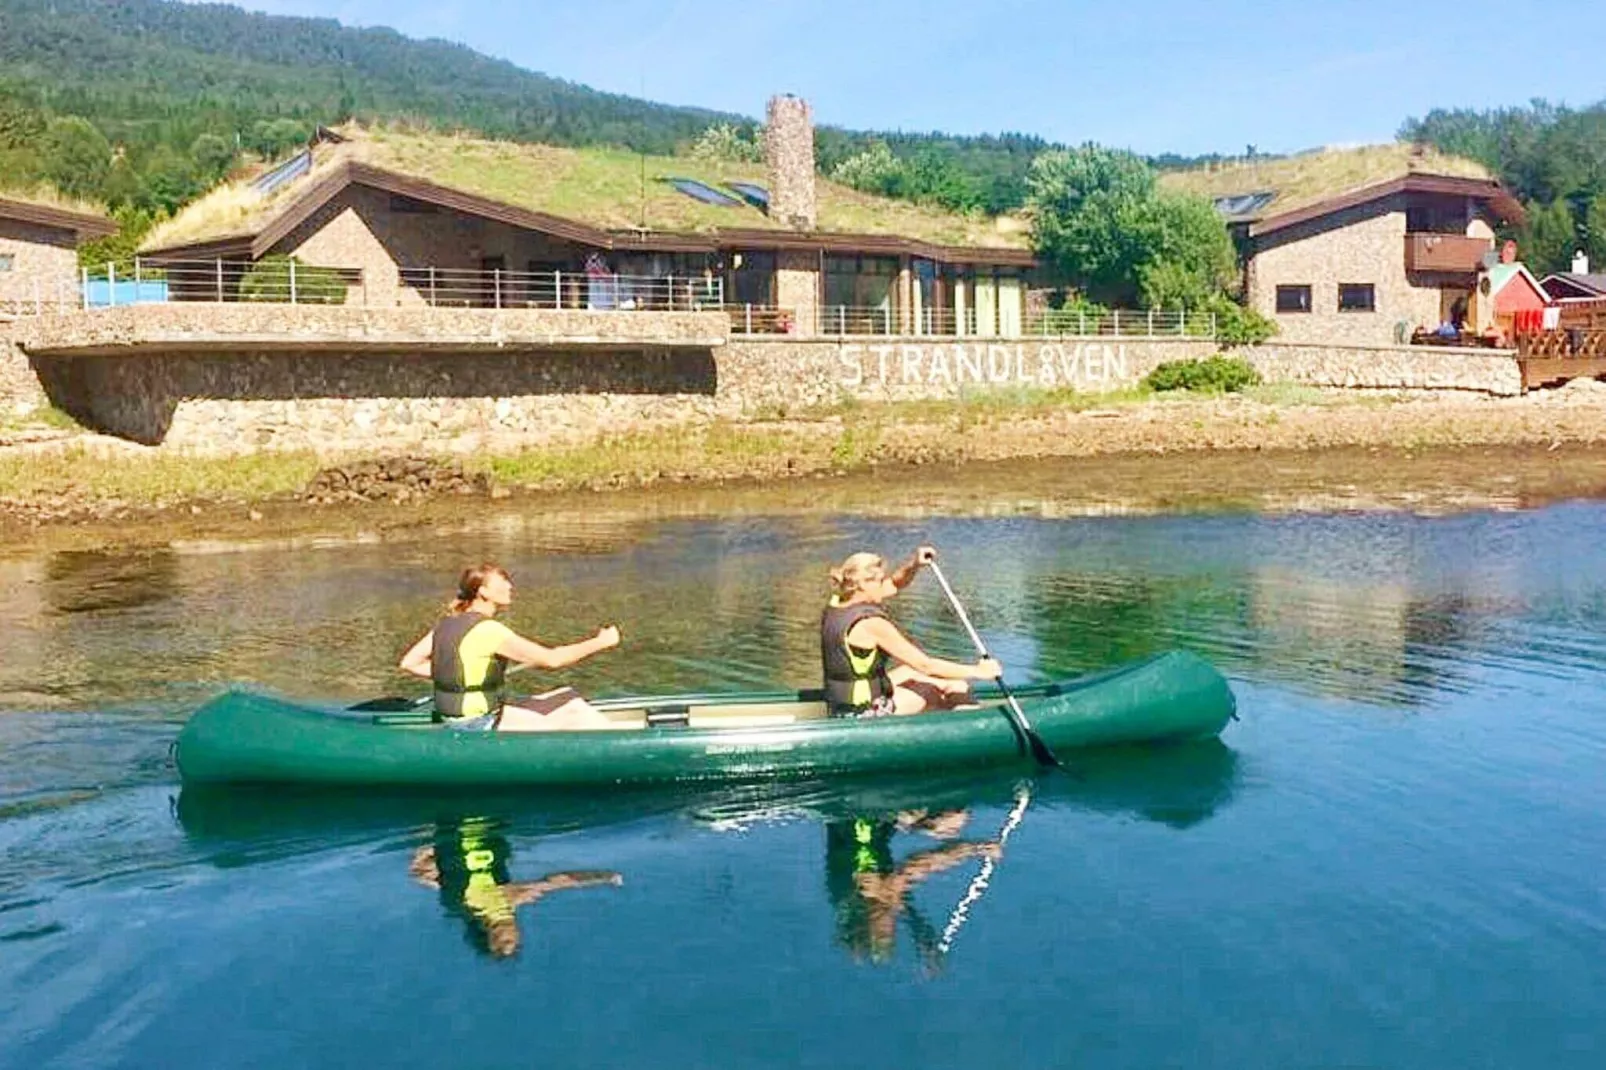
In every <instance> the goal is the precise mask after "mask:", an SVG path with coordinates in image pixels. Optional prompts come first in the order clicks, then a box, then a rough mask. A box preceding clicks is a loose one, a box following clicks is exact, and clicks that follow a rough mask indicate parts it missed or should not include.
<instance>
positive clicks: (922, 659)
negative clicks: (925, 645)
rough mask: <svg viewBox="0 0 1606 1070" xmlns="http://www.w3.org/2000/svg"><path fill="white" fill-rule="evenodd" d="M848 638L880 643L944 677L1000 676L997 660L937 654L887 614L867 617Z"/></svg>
mask: <svg viewBox="0 0 1606 1070" xmlns="http://www.w3.org/2000/svg"><path fill="white" fill-rule="evenodd" d="M848 642H850V643H852V644H853V645H854V646H856V647H860V648H863V647H870V646H875V647H880V648H881V649H882V650H885V651H886V652H887V653H888V654H890V655H892V656H893V657H894V658H897V659H898V660H899V661H901V662H902V663H903V664H905V665H907V666H909V667H910V668H911V669H913V670H914V671H915V672H918V673H924V674H925V675H927V676H936V677H939V678H941V679H943V680H992V679H995V678H996V677H997V676H998V674H999V673H998V663H997V662H996V661H993V660H992V659H991V658H986V659H983V660H982V661H978V662H976V664H974V665H966V664H964V663H963V662H958V661H948V660H947V659H945V658H934V657H932V656H931V655H930V654H927V653H926V652H925V651H924V650H921V649H920V648H919V647H917V646H915V645H914V643H913V642H911V641H910V640H909V639H908V638H907V637H906V636H905V635H904V634H903V633H902V632H900V631H899V630H898V626H897V625H896V624H893V623H892V622H891V621H890V620H888V619H887V618H885V617H866V618H865V619H864V620H861V621H859V623H857V624H855V625H854V626H853V627H852V629H851V630H850V631H849V632H848Z"/></svg>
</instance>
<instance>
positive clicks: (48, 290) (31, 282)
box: [0, 274, 84, 319]
mask: <svg viewBox="0 0 1606 1070" xmlns="http://www.w3.org/2000/svg"><path fill="white" fill-rule="evenodd" d="M83 304H84V298H83V293H82V291H81V290H80V289H79V280H78V279H77V278H76V277H75V276H72V275H68V274H53V275H49V276H41V275H35V276H33V277H31V278H25V279H18V280H15V281H14V282H12V283H10V284H9V285H7V287H6V293H5V296H3V297H0V316H3V317H6V318H8V319H9V318H17V317H22V316H40V315H43V314H45V313H46V312H66V311H70V310H72V309H75V308H82V307H83Z"/></svg>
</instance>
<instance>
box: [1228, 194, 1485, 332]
mask: <svg viewBox="0 0 1606 1070" xmlns="http://www.w3.org/2000/svg"><path fill="white" fill-rule="evenodd" d="M1479 222H1480V221H1478V220H1474V221H1473V224H1478V223H1479ZM1468 229H1469V230H1477V231H1478V233H1485V232H1487V231H1488V227H1487V225H1486V224H1485V225H1482V226H1481V227H1480V226H1475V225H1469V228H1468ZM1405 234H1406V214H1405V202H1404V199H1403V198H1399V197H1396V198H1392V199H1388V200H1382V201H1375V202H1372V203H1371V204H1366V205H1361V206H1358V207H1356V208H1352V209H1349V210H1348V211H1345V212H1340V213H1337V214H1335V215H1332V216H1327V217H1324V218H1323V219H1321V220H1318V221H1313V222H1311V223H1307V224H1303V225H1301V226H1298V227H1291V228H1289V229H1288V230H1287V231H1283V232H1279V233H1277V234H1274V235H1271V236H1269V237H1267V238H1264V239H1258V240H1257V249H1256V252H1255V255H1254V257H1253V258H1252V259H1251V261H1250V263H1249V268H1248V273H1247V274H1248V303H1249V305H1250V307H1251V308H1254V309H1256V310H1258V311H1259V312H1261V313H1262V314H1263V315H1265V316H1267V317H1269V318H1271V319H1272V320H1273V321H1274V322H1275V323H1276V324H1277V327H1278V335H1277V337H1278V339H1279V340H1280V341H1288V342H1297V343H1330V344H1336V345H1354V344H1359V345H1390V344H1393V343H1394V342H1395V341H1396V336H1395V330H1396V324H1399V323H1404V324H1405V325H1406V326H1405V328H1404V330H1405V334H1406V336H1407V337H1409V334H1410V332H1411V331H1412V330H1413V329H1415V328H1416V327H1430V328H1431V327H1435V326H1437V325H1438V324H1439V323H1440V322H1441V321H1442V313H1443V311H1444V310H1443V309H1441V307H1440V306H1441V303H1442V301H1443V297H1442V293H1443V291H1444V289H1445V288H1446V287H1449V288H1452V289H1457V290H1458V292H1461V291H1462V290H1466V289H1468V287H1465V286H1462V285H1461V284H1459V283H1457V282H1456V280H1454V279H1447V278H1441V277H1435V276H1427V275H1414V274H1412V273H1409V272H1407V271H1406V270H1405ZM1490 247H1491V248H1493V242H1492V240H1491V242H1490ZM1341 283H1371V284H1372V286H1373V288H1374V294H1375V296H1376V307H1375V309H1374V311H1371V312H1340V311H1339V310H1338V287H1339V285H1340V284H1341ZM1278 286H1309V287H1310V288H1311V310H1310V311H1309V312H1284V313H1279V312H1278V311H1277V287H1278Z"/></svg>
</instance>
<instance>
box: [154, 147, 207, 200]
mask: <svg viewBox="0 0 1606 1070" xmlns="http://www.w3.org/2000/svg"><path fill="white" fill-rule="evenodd" d="M145 183H146V185H147V186H148V187H149V189H150V195H151V200H152V201H153V202H154V203H155V205H156V207H157V208H160V209H162V210H163V211H165V212H168V213H169V214H171V213H174V212H177V211H178V210H179V209H180V208H182V207H183V206H184V205H185V204H187V203H188V202H189V201H190V200H191V199H192V198H194V197H196V196H198V195H199V194H200V193H201V192H202V191H203V190H205V188H206V183H205V182H203V181H202V180H201V179H200V177H199V176H197V175H196V173H195V167H194V165H193V164H192V163H191V161H189V160H187V159H185V158H184V157H183V156H180V155H179V154H178V153H177V152H175V151H173V150H172V149H171V148H169V147H168V146H166V145H158V146H157V147H156V151H155V152H153V153H151V155H150V159H148V160H147V161H146V162H145Z"/></svg>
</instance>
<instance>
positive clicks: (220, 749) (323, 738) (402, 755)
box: [178, 652, 1234, 787]
mask: <svg viewBox="0 0 1606 1070" xmlns="http://www.w3.org/2000/svg"><path fill="white" fill-rule="evenodd" d="M1017 694H1018V695H1019V696H1020V699H1021V702H1022V705H1023V706H1024V707H1025V710H1026V714H1027V716H1028V717H1029V718H1030V719H1031V721H1032V723H1033V725H1034V726H1035V727H1036V728H1037V730H1038V731H1039V732H1040V733H1041V734H1042V736H1043V738H1044V739H1045V740H1046V741H1047V742H1048V744H1049V745H1050V746H1051V747H1053V748H1054V749H1055V750H1066V751H1068V750H1074V749H1078V748H1084V747H1106V746H1118V745H1123V744H1132V743H1146V742H1164V741H1173V740H1185V739H1198V738H1204V737H1210V736H1214V735H1216V734H1218V733H1219V732H1220V731H1221V729H1222V727H1223V726H1224V725H1225V724H1226V722H1227V720H1228V718H1229V717H1230V716H1231V715H1232V712H1233V708H1234V701H1233V696H1232V691H1231V690H1230V689H1229V688H1228V686H1227V682H1226V680H1224V679H1223V678H1222V676H1221V674H1220V673H1218V672H1217V671H1216V670H1215V669H1214V668H1213V667H1211V666H1210V665H1209V664H1208V663H1207V662H1205V661H1203V660H1202V659H1200V658H1198V657H1196V656H1194V655H1192V654H1188V653H1184V652H1171V653H1167V654H1162V655H1160V656H1158V657H1155V658H1151V659H1149V660H1147V661H1143V662H1139V663H1136V664H1134V665H1130V666H1127V667H1124V668H1120V669H1116V670H1114V671H1111V672H1107V673H1101V674H1098V675H1095V676H1088V677H1083V678H1080V679H1076V680H1069V681H1065V682H1062V683H1055V684H1044V685H1038V686H1034V687H1030V688H1021V689H1019V691H1018V692H1017ZM981 699H982V703H981V708H980V709H977V710H974V711H952V712H944V713H935V714H928V715H924V716H919V717H887V718H878V719H873V720H841V719H829V718H826V717H825V710H824V707H823V706H822V704H821V703H820V702H819V701H818V695H817V693H816V694H814V695H810V694H808V693H800V692H769V693H763V694H724V695H672V696H658V697H650V698H641V697H636V698H622V699H614V700H609V701H608V702H605V703H602V704H601V705H602V706H603V707H604V708H605V709H606V711H607V712H608V715H609V717H610V718H611V719H613V720H614V721H615V722H616V723H617V725H618V726H619V728H620V729H621V730H620V731H617V732H541V733H511V732H462V731H457V730H454V729H450V728H445V727H442V726H439V725H431V724H428V723H427V722H415V723H395V722H394V721H387V719H386V718H383V717H380V718H374V717H366V716H365V717H357V716H352V715H350V714H346V715H341V713H340V712H339V711H335V710H331V709H327V708H321V707H317V706H307V705H302V704H299V703H296V702H292V701H289V700H286V699H283V698H279V697H275V696H272V695H264V694H257V693H250V692H240V691H231V692H229V693H227V694H225V695H222V696H220V697H218V698H216V699H214V700H212V701H211V702H209V703H207V704H206V705H205V706H203V707H201V709H199V710H197V711H196V713H195V714H194V716H192V717H191V718H190V721H189V723H188V724H187V725H185V727H184V731H183V732H182V733H181V734H180V736H179V740H178V766H179V770H180V772H181V773H182V775H183V777H184V781H185V783H187V784H251V783H256V784H295V783H300V784H362V785H381V784H383V785H429V786H445V785H464V786H487V787H491V786H543V787H562V786H584V785H594V784H621V783H663V782H673V781H707V780H752V779H774V778H775V777H790V778H800V777H818V776H825V775H840V774H865V773H876V774H882V773H910V772H926V771H932V770H938V769H945V768H946V769H952V768H963V767H974V766H978V765H999V764H1008V763H1019V762H1023V761H1025V760H1027V758H1026V752H1025V748H1024V746H1023V741H1022V740H1021V739H1020V738H1019V737H1018V735H1017V733H1016V731H1015V729H1014V728H1013V726H1012V725H1011V723H1010V721H1009V719H1008V718H1007V717H1005V716H1004V715H1003V713H1002V712H1001V710H1000V709H999V708H998V706H999V702H1000V700H999V698H998V696H997V695H996V693H985V692H984V693H983V694H982V695H981Z"/></svg>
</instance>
